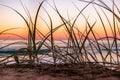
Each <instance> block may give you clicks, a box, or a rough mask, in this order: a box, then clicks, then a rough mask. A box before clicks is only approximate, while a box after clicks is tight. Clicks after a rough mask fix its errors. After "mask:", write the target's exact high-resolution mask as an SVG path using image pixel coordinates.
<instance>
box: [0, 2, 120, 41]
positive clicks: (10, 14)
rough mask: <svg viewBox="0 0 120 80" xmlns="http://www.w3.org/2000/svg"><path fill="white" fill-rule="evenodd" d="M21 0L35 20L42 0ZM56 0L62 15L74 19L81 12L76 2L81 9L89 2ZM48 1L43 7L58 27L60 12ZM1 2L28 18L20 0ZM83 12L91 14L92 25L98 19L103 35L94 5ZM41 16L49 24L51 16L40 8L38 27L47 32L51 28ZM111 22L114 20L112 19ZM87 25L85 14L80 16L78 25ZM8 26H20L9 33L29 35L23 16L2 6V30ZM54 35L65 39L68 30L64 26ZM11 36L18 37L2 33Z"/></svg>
mask: <svg viewBox="0 0 120 80" xmlns="http://www.w3.org/2000/svg"><path fill="white" fill-rule="evenodd" d="M21 1H22V2H23V4H24V6H25V7H26V8H27V9H28V10H29V12H30V14H31V16H32V19H33V21H34V17H35V13H36V10H37V7H38V5H39V3H38V2H41V0H21ZM46 1H47V2H48V3H49V4H51V5H52V6H53V0H46ZM54 1H55V4H56V6H57V8H58V10H59V12H60V13H61V15H62V16H63V17H64V18H65V19H68V15H69V18H70V19H72V20H74V19H75V17H76V15H77V14H78V13H79V11H78V10H77V9H76V7H75V6H74V4H75V5H76V6H77V7H78V8H79V9H80V10H81V9H83V8H84V6H85V5H87V3H84V2H80V1H78V0H54ZM110 1H111V0H106V1H105V3H109V6H110V7H111V5H112V3H111V2H110ZM47 2H45V3H44V4H43V7H44V8H45V9H46V11H47V12H48V13H49V15H50V16H51V18H52V21H53V26H54V27H56V26H58V25H60V24H61V23H62V21H61V20H60V18H59V16H58V14H57V13H56V12H55V11H54V10H53V9H52V7H50V5H48V3H47ZM115 2H116V3H118V4H119V3H120V1H119V0H115ZM73 3H74V4H73ZM0 4H4V5H7V6H10V7H12V8H14V9H16V10H17V11H19V12H20V13H21V14H22V15H23V16H25V18H26V19H27V20H28V18H27V15H26V13H25V11H24V10H23V8H22V6H21V4H20V1H19V0H0ZM117 6H118V7H119V8H120V6H119V5H117ZM97 10H98V11H99V13H101V16H102V19H103V20H104V24H105V25H107V26H108V22H107V20H106V18H105V16H104V15H103V13H102V12H101V10H99V9H98V7H97ZM106 13H107V15H108V16H109V19H112V16H111V13H109V12H108V11H106ZM83 14H84V15H85V16H86V17H88V16H89V19H88V21H89V22H90V23H91V25H92V24H93V23H94V22H95V21H97V23H96V25H95V28H94V30H95V31H97V32H98V33H99V34H100V36H103V35H104V31H103V28H101V26H102V24H101V23H100V20H99V18H98V15H97V14H96V12H95V9H94V8H93V6H92V5H89V6H88V7H87V8H86V9H85V10H84V11H83ZM41 18H42V19H44V20H45V21H46V22H47V23H48V24H49V18H48V16H47V14H46V12H45V11H44V9H43V8H42V9H41V10H40V14H39V20H38V24H37V25H38V29H40V31H41V32H42V33H44V34H46V33H47V32H49V29H48V27H47V26H46V24H45V22H44V21H43V20H41ZM71 22H72V21H71ZM111 22H112V20H111ZM85 25H86V21H85V19H84V18H83V16H79V19H78V20H77V21H76V26H78V27H79V29H81V30H84V28H85ZM8 28H18V29H14V30H11V31H8V32H7V33H15V34H18V35H21V36H23V37H27V35H26V34H27V27H26V24H25V22H24V21H23V20H22V18H21V17H20V16H19V15H18V14H16V13H15V12H14V11H12V10H11V9H9V8H6V7H3V6H0V31H3V30H5V29H8ZM106 28H107V31H108V33H109V34H110V35H111V31H110V30H109V27H106ZM16 32H17V33H16ZM54 36H55V38H57V39H64V38H65V37H66V32H65V30H64V28H62V29H60V30H58V31H57V32H55V35H54ZM9 37H10V38H17V37H15V36H14V37H13V36H10V35H9V36H8V35H1V36H0V39H2V38H9Z"/></svg>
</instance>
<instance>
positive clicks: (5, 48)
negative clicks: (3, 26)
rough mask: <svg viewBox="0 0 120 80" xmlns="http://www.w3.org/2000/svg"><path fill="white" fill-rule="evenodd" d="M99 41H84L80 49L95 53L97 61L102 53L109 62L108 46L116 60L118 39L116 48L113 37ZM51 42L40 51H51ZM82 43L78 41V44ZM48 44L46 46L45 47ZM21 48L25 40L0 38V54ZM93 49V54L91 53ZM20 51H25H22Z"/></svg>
mask: <svg viewBox="0 0 120 80" xmlns="http://www.w3.org/2000/svg"><path fill="white" fill-rule="evenodd" d="M39 41H40V40H37V41H36V42H39ZM98 42H99V46H98V44H97V43H96V42H95V41H91V43H89V42H88V41H86V43H85V44H84V45H85V46H84V48H83V49H82V53H85V50H86V51H87V52H86V53H89V54H91V55H93V57H95V56H94V54H96V57H97V59H98V60H99V61H102V60H103V59H102V57H101V53H102V55H103V57H104V58H105V57H107V58H106V61H108V62H110V55H108V56H107V54H108V53H109V48H110V50H111V53H112V54H111V55H112V57H113V60H114V61H116V62H117V55H116V54H117V53H118V55H119V53H120V41H117V48H116V44H115V42H114V40H113V39H111V40H110V41H109V43H108V41H107V40H100V41H98ZM50 44H51V43H50V42H49V41H47V42H46V43H45V45H43V46H42V47H41V49H40V51H41V53H43V54H44V53H46V52H47V51H48V52H49V53H51V50H50V48H49V47H50V46H51V45H50ZM54 44H55V45H56V46H59V48H63V49H65V48H67V47H68V46H67V45H68V44H67V40H62V41H61V40H55V41H54ZM90 44H92V45H91V46H92V48H91V46H90ZM81 45H82V44H81V43H80V46H81ZM46 46H48V47H46ZM21 48H27V40H0V55H6V54H7V55H8V54H9V55H11V54H13V53H14V52H15V51H16V50H19V49H21ZM84 49H85V50H84ZM93 51H94V54H93ZM21 53H25V52H24V51H23V52H21ZM89 54H88V55H87V56H88V58H89V59H91V61H94V60H93V58H92V57H91V56H90V55H89Z"/></svg>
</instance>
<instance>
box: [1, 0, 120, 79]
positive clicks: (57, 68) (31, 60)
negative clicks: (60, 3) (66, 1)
mask: <svg viewBox="0 0 120 80" xmlns="http://www.w3.org/2000/svg"><path fill="white" fill-rule="evenodd" d="M79 1H80V2H85V3H87V4H86V5H85V6H84V7H83V8H82V9H79V8H78V7H77V5H75V4H74V6H75V8H76V9H77V10H78V11H79V13H78V14H77V16H76V17H75V18H74V20H72V21H71V19H70V18H69V17H68V19H65V18H64V17H63V16H62V14H61V13H60V11H59V9H58V8H57V6H56V3H55V1H53V4H54V5H53V6H52V5H51V4H49V3H48V5H49V6H50V7H51V8H52V9H53V10H54V11H55V12H56V13H57V15H58V17H59V18H60V20H61V24H60V25H58V26H56V27H54V26H53V24H54V23H53V21H52V17H51V16H50V14H49V13H48V12H47V10H46V9H45V8H44V11H45V12H46V14H47V16H48V17H49V21H50V24H48V23H47V22H45V20H44V19H43V21H44V22H45V23H46V24H47V27H49V32H48V33H47V34H45V35H44V34H43V33H42V32H41V31H40V30H39V28H38V27H37V23H38V17H39V13H40V10H41V8H42V5H43V4H44V3H46V0H43V1H42V2H41V3H39V6H38V8H37V11H36V12H35V18H34V19H32V17H31V15H30V12H29V11H28V9H27V8H26V7H25V6H24V4H23V3H22V1H21V0H20V3H21V5H22V7H23V9H24V11H25V13H26V14H27V17H28V19H26V18H25V17H24V16H23V15H22V14H21V13H20V12H18V11H17V10H16V9H14V8H12V7H9V6H7V5H3V4H0V5H1V6H4V7H7V8H9V9H11V10H13V11H14V12H16V13H17V14H18V15H19V16H20V17H21V18H22V19H23V21H24V22H25V23H26V26H27V29H28V38H27V40H26V41H27V42H26V43H24V44H25V45H26V47H23V48H20V49H18V50H16V51H15V53H13V54H12V55H10V56H7V57H4V59H2V60H1V61H0V62H1V63H4V64H5V66H9V67H11V66H12V67H30V66H32V67H35V69H37V71H38V73H41V72H43V73H50V74H53V73H54V74H57V73H58V72H60V73H64V74H68V75H72V74H75V75H76V74H78V75H83V74H87V71H88V72H89V74H103V73H104V72H105V73H109V72H111V74H110V76H111V75H113V74H114V75H118V74H117V73H119V71H117V70H119V69H118V67H119V63H120V62H119V57H120V55H119V46H118V44H119V43H118V41H119V40H120V39H119V37H118V36H119V33H120V30H119V24H118V23H119V22H120V17H119V15H117V13H116V11H115V10H116V9H117V12H120V10H119V8H118V6H117V5H116V4H115V1H113V0H111V2H112V3H113V4H112V9H111V8H110V7H108V6H107V4H105V3H104V2H103V1H102V0H98V2H99V3H96V2H95V0H92V1H85V0H79ZM90 5H92V6H93V8H94V9H95V11H96V14H97V16H98V18H99V20H100V24H101V25H102V26H101V27H102V28H103V30H104V33H105V36H104V37H98V36H99V33H97V31H95V30H94V27H95V26H96V24H97V20H96V21H93V22H92V23H90V21H89V17H87V16H86V15H84V14H83V11H84V10H86V8H87V7H89V6H90ZM96 6H97V7H99V9H100V10H101V11H102V13H103V14H104V16H105V18H106V20H107V22H108V24H109V25H105V23H104V19H103V18H102V16H101V14H100V13H99V11H98V10H97V9H98V8H96ZM105 10H107V11H109V12H110V13H111V14H112V16H113V19H112V23H111V20H110V19H109V17H108V16H107V14H106V13H105ZM68 16H69V15H68ZM80 16H82V17H83V18H84V19H85V21H86V22H85V23H86V24H85V25H86V26H85V30H84V31H83V32H82V31H81V30H80V29H79V26H78V27H77V26H76V24H77V20H78V19H79V18H80ZM33 20H34V21H33ZM62 27H63V28H64V29H65V32H66V33H67V37H68V38H67V39H66V42H64V41H61V42H62V43H64V44H66V46H65V48H64V49H63V48H61V47H60V46H59V45H58V44H55V38H54V32H56V31H57V30H59V28H62ZM106 27H109V28H110V31H111V32H112V36H111V35H109V34H108V32H107V28H106ZM13 29H16V28H11V29H7V30H4V31H1V32H0V35H4V34H10V35H15V36H18V37H20V38H21V39H24V37H22V35H17V34H12V33H7V31H9V30H13ZM37 35H40V36H42V37H40V38H41V39H40V40H37V38H36V36H37ZM90 35H92V36H93V37H92V38H91V37H90ZM104 39H105V40H106V41H107V45H106V44H105V42H104ZM111 39H112V42H110V40H111ZM59 41H60V40H59ZM17 43H18V42H14V43H11V44H7V45H6V46H3V47H1V48H0V49H2V48H4V47H7V46H10V45H13V44H17ZM48 43H50V44H48ZM43 46H46V48H47V49H49V50H50V54H49V53H45V54H41V53H39V51H40V50H41V49H42V47H43ZM114 46H115V49H114V50H113V47H114ZM88 47H89V48H88ZM103 49H105V50H106V54H104V52H103ZM22 51H25V54H24V55H22V56H21V55H19V54H20V53H21V52H22ZM96 52H97V53H96ZM114 55H115V56H114ZM44 56H45V57H44ZM114 57H116V60H115V58H114ZM10 58H13V59H12V61H13V62H16V64H11V65H7V64H6V63H8V62H6V61H7V60H8V59H10ZM44 58H52V60H53V63H49V61H47V62H46V63H44V62H42V60H43V59H44ZM116 66H117V67H116ZM92 68H94V70H92ZM113 68H115V69H114V70H116V74H115V73H112V71H113V70H112V69H113ZM83 70H84V71H86V73H84V71H83ZM107 76H108V75H107ZM87 78H91V80H92V78H93V77H88V76H87V77H86V80H89V79H87ZM84 79H85V77H84Z"/></svg>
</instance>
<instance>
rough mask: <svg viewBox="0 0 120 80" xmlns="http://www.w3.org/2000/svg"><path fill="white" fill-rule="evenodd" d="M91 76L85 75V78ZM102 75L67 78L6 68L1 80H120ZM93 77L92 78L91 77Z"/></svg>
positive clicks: (31, 70)
mask: <svg viewBox="0 0 120 80" xmlns="http://www.w3.org/2000/svg"><path fill="white" fill-rule="evenodd" d="M87 76H89V77H90V76H91V75H84V77H87ZM102 76H103V75H102V74H100V75H98V76H97V77H96V78H94V77H93V78H88V79H87V78H84V77H83V76H79V75H71V76H66V75H64V74H61V75H57V76H55V75H50V74H40V73H38V72H37V70H36V69H34V68H4V69H1V70H0V80H120V78H119V77H115V76H106V77H102ZM91 77H92V76H91Z"/></svg>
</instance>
